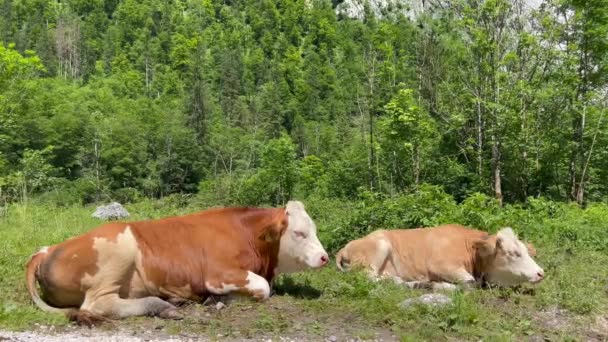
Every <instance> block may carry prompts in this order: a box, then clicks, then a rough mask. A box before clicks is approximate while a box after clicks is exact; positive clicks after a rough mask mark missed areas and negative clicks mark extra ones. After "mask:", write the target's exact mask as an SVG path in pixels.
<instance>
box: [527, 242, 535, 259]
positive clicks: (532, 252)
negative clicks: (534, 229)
mask: <svg viewBox="0 0 608 342" xmlns="http://www.w3.org/2000/svg"><path fill="white" fill-rule="evenodd" d="M526 247H527V248H528V255H530V256H531V257H533V258H534V257H535V256H536V248H534V245H533V244H531V243H529V242H527V243H526Z"/></svg>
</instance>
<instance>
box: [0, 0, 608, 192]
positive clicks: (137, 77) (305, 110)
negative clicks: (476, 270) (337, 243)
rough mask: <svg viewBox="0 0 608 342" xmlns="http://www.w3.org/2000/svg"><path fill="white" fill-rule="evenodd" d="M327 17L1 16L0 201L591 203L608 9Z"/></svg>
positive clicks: (563, 3)
mask: <svg viewBox="0 0 608 342" xmlns="http://www.w3.org/2000/svg"><path fill="white" fill-rule="evenodd" d="M338 2H339V1H334V2H332V1H328V0H311V1H308V0H294V1H279V0H255V1H240V0H237V1H212V0H199V1H176V2H163V1H158V0H144V1H133V0H122V1H116V0H105V1H102V0H99V1H82V0H68V1H61V2H57V1H47V0H24V1H11V0H6V1H4V3H3V6H2V7H1V8H0V27H1V28H2V29H1V30H0V38H1V39H2V42H3V44H0V201H12V200H16V199H25V198H30V197H32V195H34V194H40V193H45V195H44V198H45V199H48V200H51V201H52V202H56V203H60V204H70V203H87V202H93V201H99V200H108V199H117V200H120V201H134V200H139V199H140V198H141V197H163V196H165V195H167V194H171V193H194V192H197V191H199V190H200V193H201V194H200V195H201V196H203V197H205V198H206V199H207V200H208V203H222V204H227V203H242V204H261V203H265V204H278V203H281V202H283V201H285V199H287V198H290V197H298V198H307V197H310V196H314V197H315V198H324V199H327V198H330V199H335V200H353V199H362V198H365V196H368V195H369V194H368V193H370V192H371V193H373V196H389V197H390V196H395V195H398V194H409V193H413V192H414V190H415V189H417V188H419V186H420V185H422V184H425V183H427V184H432V185H439V186H442V187H443V189H445V191H446V192H447V193H449V194H450V195H452V196H454V198H456V199H457V200H458V201H462V200H463V199H464V198H465V197H467V196H469V195H471V194H473V193H477V192H479V193H483V194H486V195H489V196H492V197H495V198H496V199H497V200H498V201H499V202H502V201H503V198H504V200H505V201H506V202H510V203H515V202H524V201H527V199H528V198H529V197H531V196H534V197H536V196H545V197H548V198H551V199H554V200H576V201H577V202H578V203H579V204H583V203H586V202H587V201H598V200H604V199H605V198H606V196H607V195H608V188H607V184H608V164H607V163H608V158H606V155H607V154H608V136H606V134H605V131H606V121H608V120H603V116H604V114H605V112H606V97H605V91H606V87H607V85H608V84H607V83H608V72H607V70H608V59H607V56H608V14H607V12H608V2H607V1H606V0H594V1H575V0H545V1H544V2H543V4H542V6H541V7H540V8H539V9H538V10H528V9H527V7H526V6H524V2H519V1H515V2H512V1H508V0H492V1H464V0H459V1H451V2H450V4H451V5H450V6H445V5H444V6H438V5H437V4H438V3H440V2H428V3H427V5H426V7H425V8H424V11H423V12H421V13H419V14H418V15H417V16H416V17H415V19H411V18H410V17H408V16H406V15H403V14H402V13H400V12H399V11H400V9H395V10H394V11H388V12H387V13H384V15H383V16H382V17H378V16H375V15H374V14H373V11H372V10H370V9H369V8H368V7H366V8H365V11H364V13H363V14H362V19H351V18H347V17H344V16H342V15H337V14H336V11H335V9H334V7H333V6H334V5H335V3H338ZM404 3H405V1H404ZM396 201H397V200H396Z"/></svg>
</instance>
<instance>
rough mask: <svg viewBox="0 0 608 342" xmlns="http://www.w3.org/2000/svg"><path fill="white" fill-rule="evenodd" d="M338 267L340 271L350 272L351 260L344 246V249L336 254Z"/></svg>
mask: <svg viewBox="0 0 608 342" xmlns="http://www.w3.org/2000/svg"><path fill="white" fill-rule="evenodd" d="M336 266H338V269H339V270H340V271H346V270H348V266H349V260H348V257H347V256H346V246H344V248H342V249H341V250H340V251H339V252H338V254H336Z"/></svg>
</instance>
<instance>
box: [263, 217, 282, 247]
mask: <svg viewBox="0 0 608 342" xmlns="http://www.w3.org/2000/svg"><path fill="white" fill-rule="evenodd" d="M285 229H287V217H286V216H285V215H281V217H280V218H278V219H277V220H273V222H272V223H271V224H269V225H268V226H267V227H266V229H265V230H264V234H263V235H262V238H263V239H264V241H266V242H276V241H279V240H280V239H281V236H282V235H283V232H284V231H285Z"/></svg>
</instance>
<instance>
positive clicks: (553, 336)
mask: <svg viewBox="0 0 608 342" xmlns="http://www.w3.org/2000/svg"><path fill="white" fill-rule="evenodd" d="M93 209H94V208H92V207H87V208H82V207H73V208H56V207H51V206H48V207H47V206H41V205H32V206H27V205H18V206H12V207H10V209H9V213H8V215H6V216H4V217H1V218H0V240H1V241H2V246H3V247H2V249H1V250H0V328H2V329H11V330H26V329H33V328H34V325H35V323H44V324H47V325H55V326H57V327H58V329H61V327H62V326H64V325H66V324H68V323H67V321H66V320H65V318H63V317H62V316H60V315H54V314H46V313H43V312H42V311H40V310H38V309H37V308H35V307H34V306H33V305H32V304H31V302H30V300H29V296H28V295H27V292H26V288H25V281H24V265H25V263H26V262H27V259H28V257H29V255H31V254H32V253H33V252H35V251H36V250H38V249H39V248H40V247H42V246H45V245H51V244H54V243H58V242H61V241H63V240H65V239H66V238H69V237H71V236H74V235H77V234H79V233H81V232H85V231H87V230H89V229H90V228H92V227H94V226H96V225H98V224H99V221H97V220H95V219H93V218H91V217H90V213H91V212H92V211H93ZM128 209H129V211H130V212H131V213H132V214H133V213H136V215H134V217H133V219H139V218H152V217H162V216H166V215H171V214H180V213H185V212H189V211H193V210H194V209H193V208H187V207H184V208H175V207H164V206H162V205H159V204H155V203H153V202H145V203H140V204H137V205H133V206H129V207H128ZM606 223H608V222H596V224H603V225H605V224H606ZM574 228H576V227H574ZM319 229H320V230H325V229H328V227H326V226H325V224H320V225H319ZM580 229H583V227H581V228H580ZM322 236H327V234H323V235H322ZM324 243H325V241H324ZM536 247H537V250H538V253H539V255H538V257H537V259H538V262H539V264H540V265H542V266H543V267H544V268H545V273H546V279H545V281H544V282H542V283H541V284H539V285H537V286H523V287H522V288H520V289H516V290H513V289H484V290H472V291H457V292H454V293H451V294H450V296H452V298H453V301H454V304H453V305H451V306H447V307H443V308H427V307H422V306H414V307H411V308H410V309H407V310H403V309H400V308H399V307H398V304H399V303H400V302H401V301H403V300H404V299H406V298H411V297H414V296H418V295H420V294H422V293H424V291H422V290H410V289H406V288H403V287H401V286H398V285H395V284H393V283H391V282H379V283H373V282H370V281H368V280H367V278H366V277H365V276H363V275H362V274H359V273H354V272H351V273H340V272H338V271H337V269H336V268H335V266H333V264H332V265H331V266H329V267H326V268H325V269H323V270H321V271H318V272H308V273H301V274H295V275H290V276H281V277H280V278H279V279H278V280H277V283H276V284H275V285H276V286H275V290H276V295H275V296H273V297H271V299H270V300H268V301H267V302H264V303H255V302H252V301H248V300H244V301H240V302H235V303H232V304H230V305H228V307H226V308H225V309H223V310H221V311H219V312H217V311H216V310H215V309H214V308H209V307H202V306H200V305H193V306H191V307H189V308H187V309H184V310H186V312H188V315H187V318H186V319H185V320H183V321H180V322H173V321H162V320H159V319H155V318H133V319H128V320H125V321H122V322H118V323H114V324H115V325H116V324H118V325H124V326H126V327H129V328H131V329H134V330H136V331H145V329H147V328H148V327H151V328H155V327H156V326H160V327H161V329H162V331H163V332H164V333H166V334H169V335H177V334H181V333H188V334H202V335H205V336H209V337H211V338H216V337H217V336H231V337H256V336H279V335H280V336H294V337H300V338H304V339H310V340H317V339H321V338H322V337H327V336H329V335H336V336H339V337H340V336H348V337H351V338H354V337H359V338H361V339H372V338H375V337H378V336H380V337H383V338H384V339H385V340H386V339H389V340H390V339H398V340H402V341H415V340H452V339H458V340H479V339H484V340H492V341H510V340H525V339H526V338H528V337H532V336H540V337H543V338H546V339H549V340H589V339H599V340H601V339H607V338H608V332H607V331H602V330H601V327H598V326H597V324H596V320H597V318H598V317H599V316H601V315H603V314H604V315H605V312H607V309H608V293H607V290H608V288H607V285H608V284H607V280H608V267H605V265H607V264H608V256H607V255H605V253H601V252H599V251H593V250H591V249H586V248H578V249H573V248H564V247H563V246H560V243H558V242H552V241H550V240H548V239H547V240H543V241H542V242H540V243H537V246H536ZM106 328H110V329H111V328H113V326H110V327H106ZM393 336H394V337H393Z"/></svg>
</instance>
